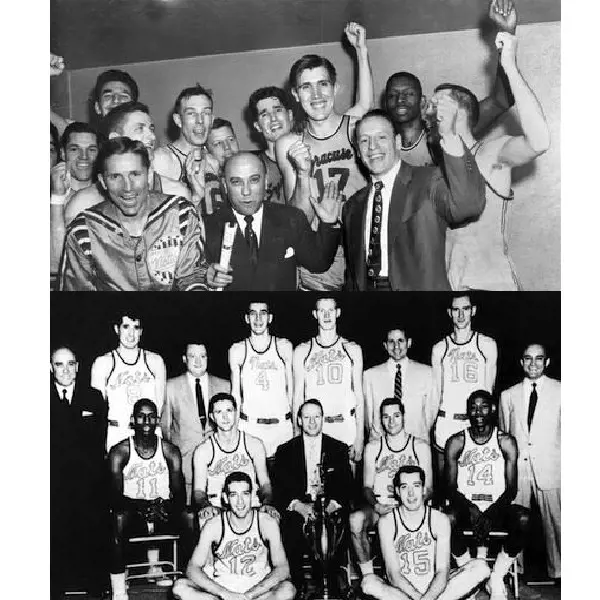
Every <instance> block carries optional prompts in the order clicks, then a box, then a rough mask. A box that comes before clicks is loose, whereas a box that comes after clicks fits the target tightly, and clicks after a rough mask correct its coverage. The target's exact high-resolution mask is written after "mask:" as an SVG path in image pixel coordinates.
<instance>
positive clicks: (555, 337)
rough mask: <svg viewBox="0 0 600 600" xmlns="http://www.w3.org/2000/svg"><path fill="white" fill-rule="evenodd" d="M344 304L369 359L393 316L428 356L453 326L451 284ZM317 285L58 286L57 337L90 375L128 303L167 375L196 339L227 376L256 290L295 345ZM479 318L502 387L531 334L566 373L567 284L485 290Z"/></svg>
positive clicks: (341, 326) (311, 325) (415, 350)
mask: <svg viewBox="0 0 600 600" xmlns="http://www.w3.org/2000/svg"><path fill="white" fill-rule="evenodd" d="M332 296H333V297H335V298H336V299H337V300H338V302H339V305H340V307H341V309H342V315H341V317H340V320H339V321H338V330H339V332H340V333H341V334H342V335H343V336H345V337H347V338H349V339H351V340H353V341H356V342H357V343H359V344H360V345H361V346H362V349H363V356H364V366H365V368H368V367H372V366H373V365H375V364H377V363H379V362H383V361H384V360H385V359H386V353H385V350H384V349H383V347H382V345H381V344H382V341H383V339H384V337H385V333H386V331H387V330H388V329H390V328H392V327H393V326H394V325H400V326H405V327H406V328H407V330H408V332H409V335H410V336H411V337H412V340H413V345H412V348H411V350H410V351H409V356H410V357H411V358H413V359H415V360H418V361H421V362H425V363H430V358H431V347H432V346H433V344H434V343H435V342H436V341H437V340H439V339H441V338H442V337H443V336H444V335H445V334H446V333H449V332H450V331H451V323H450V319H449V317H448V316H447V314H446V311H445V309H446V307H447V306H448V305H449V303H450V300H451V296H450V295H449V294H444V293H439V294H437V293H431V292H428V293H423V294H419V293H404V294H402V293H395V294H386V293H379V294H368V293H362V294H333V295H332ZM316 298H318V296H317V295H313V294H308V293H289V294H286V293H274V294H262V295H260V296H258V295H250V294H243V293H237V294H236V293H218V292H213V293H188V294H186V293H169V294H160V293H146V294H144V293H138V294H134V293H115V294H111V293H98V294H92V293H69V294H59V293H54V294H52V295H51V302H50V307H51V320H50V329H51V337H50V339H51V344H52V346H54V345H57V344H63V343H66V344H69V345H72V346H73V349H74V350H75V352H76V353H77V356H78V359H79V363H80V376H81V377H84V378H85V377H88V376H89V370H90V367H91V363H92V361H93V360H94V358H95V357H96V356H98V355H100V354H103V353H105V352H107V351H109V350H110V349H112V348H114V347H115V346H116V336H115V334H114V332H113V328H112V325H111V322H112V320H113V319H116V318H117V315H118V313H119V312H120V311H121V310H123V309H125V310H129V311H133V312H135V313H139V314H140V316H141V318H142V325H143V328H144V331H143V336H142V346H143V347H145V348H148V349H149V350H153V351H155V352H158V353H159V354H161V355H162V357H163V359H164V360H165V363H166V366H167V375H168V376H169V377H173V376H175V375H178V374H179V373H181V372H182V371H183V365H182V362H181V356H182V354H183V352H184V349H185V344H186V342H187V341H188V340H197V341H199V342H203V343H205V344H206V346H207V348H208V353H209V371H210V372H211V373H213V374H215V375H219V376H221V377H225V378H229V368H228V365H227V350H228V348H229V346H230V345H231V344H232V343H233V342H234V341H237V340H239V339H242V338H243V337H245V336H246V335H247V332H248V329H247V326H246V324H245V323H244V319H243V315H244V311H245V309H246V307H247V305H248V302H249V301H251V300H256V301H258V300H266V301H268V302H269V304H270V306H271V310H272V312H273V314H274V318H273V323H272V326H271V331H272V333H274V334H275V335H277V336H280V337H287V338H288V339H289V340H290V341H291V342H292V343H293V344H294V346H295V345H297V344H298V343H299V342H301V341H304V340H306V339H308V338H309V337H311V336H313V335H315V333H316V322H315V320H314V319H313V317H312V315H311V310H312V308H313V306H314V302H315V299H316ZM473 298H474V302H475V304H477V306H478V312H477V315H476V316H475V318H474V326H475V328H476V329H477V330H479V331H481V332H483V333H485V334H487V335H490V336H491V337H493V338H494V339H495V340H496V341H497V343H498V351H499V359H498V378H497V385H496V389H497V390H502V389H505V388H506V387H508V386H510V385H512V384H513V383H515V382H517V381H518V380H519V379H520V378H521V377H522V374H521V367H520V365H519V358H520V353H521V352H522V350H523V347H524V345H525V344H527V343H529V342H532V341H538V342H541V343H544V344H546V346H547V348H548V352H549V356H550V357H551V362H550V367H549V369H548V374H549V375H550V376H551V377H555V378H557V379H560V293H559V292H556V293H554V292H540V293H536V292H527V293H498V292H497V293H480V294H478V295H475V296H474V297H473Z"/></svg>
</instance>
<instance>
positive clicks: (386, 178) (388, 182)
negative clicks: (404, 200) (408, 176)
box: [371, 158, 402, 193]
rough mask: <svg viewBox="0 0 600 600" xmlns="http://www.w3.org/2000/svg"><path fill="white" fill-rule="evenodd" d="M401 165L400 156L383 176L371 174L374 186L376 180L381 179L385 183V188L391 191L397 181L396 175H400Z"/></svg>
mask: <svg viewBox="0 0 600 600" xmlns="http://www.w3.org/2000/svg"><path fill="white" fill-rule="evenodd" d="M401 166H402V160H400V158H398V159H397V161H396V164H395V165H394V166H393V167H392V168H391V169H390V170H389V171H388V172H387V173H385V175H382V176H381V177H375V176H371V183H372V185H373V187H374V184H375V182H376V181H381V182H382V183H383V189H384V190H389V191H390V193H391V191H392V188H393V187H394V181H396V177H397V176H398V171H400V167H401Z"/></svg>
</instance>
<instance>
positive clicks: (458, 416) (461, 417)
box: [438, 410, 469, 421]
mask: <svg viewBox="0 0 600 600" xmlns="http://www.w3.org/2000/svg"><path fill="white" fill-rule="evenodd" d="M446 415H447V413H446V411H445V410H440V411H438V417H446ZM447 418H448V419H456V420H457V421H467V420H468V419H469V417H468V416H467V415H466V414H465V413H454V414H453V415H452V416H450V415H448V416H447Z"/></svg>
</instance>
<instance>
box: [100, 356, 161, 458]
mask: <svg viewBox="0 0 600 600" xmlns="http://www.w3.org/2000/svg"><path fill="white" fill-rule="evenodd" d="M110 355H111V358H112V369H111V371H110V373H109V375H108V377H107V379H106V401H107V402H108V419H109V421H116V422H117V423H118V425H117V426H115V427H109V428H108V432H107V441H106V447H107V448H108V449H110V447H111V446H112V445H114V444H116V443H117V442H120V441H121V440H123V439H125V438H126V437H128V436H129V435H130V433H131V429H130V428H129V420H130V418H131V411H132V410H133V405H134V404H135V403H136V402H137V401H138V400H139V399H140V398H148V399H149V400H152V401H153V402H154V404H156V410H157V413H158V415H160V412H161V410H162V405H163V399H162V398H160V399H159V398H157V397H156V378H155V376H154V373H153V372H152V370H151V369H150V367H149V366H148V362H147V360H146V352H145V350H142V349H141V348H139V349H138V355H137V358H136V360H135V362H134V363H131V364H130V363H127V362H125V360H123V358H122V357H121V355H120V354H119V351H118V350H113V351H112V352H111V353H110Z"/></svg>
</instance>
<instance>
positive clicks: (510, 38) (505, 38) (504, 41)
mask: <svg viewBox="0 0 600 600" xmlns="http://www.w3.org/2000/svg"><path fill="white" fill-rule="evenodd" d="M496 48H498V49H499V50H501V52H500V64H501V65H502V68H503V69H504V70H505V71H507V70H509V69H510V68H514V67H515V66H516V65H517V37H516V36H514V35H512V34H510V33H507V32H506V31H501V32H500V33H498V34H497V35H496Z"/></svg>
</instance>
